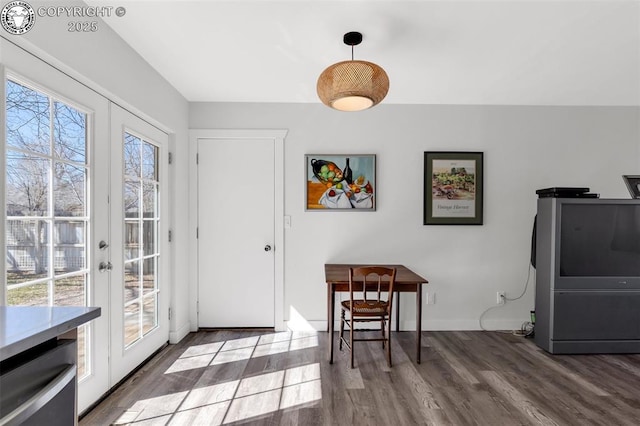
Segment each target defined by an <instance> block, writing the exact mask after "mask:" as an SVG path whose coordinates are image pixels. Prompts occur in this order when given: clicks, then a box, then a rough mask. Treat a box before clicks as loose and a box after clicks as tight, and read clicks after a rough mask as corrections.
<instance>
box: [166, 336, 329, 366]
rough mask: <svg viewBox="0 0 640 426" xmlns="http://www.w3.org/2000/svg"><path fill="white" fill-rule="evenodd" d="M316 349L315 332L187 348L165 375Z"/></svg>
mask: <svg viewBox="0 0 640 426" xmlns="http://www.w3.org/2000/svg"><path fill="white" fill-rule="evenodd" d="M316 346H318V335H317V331H315V330H314V331H306V330H304V331H285V332H279V333H269V334H265V335H262V336H252V337H246V338H242V339H234V340H227V341H224V342H214V343H207V344H204V345H196V346H191V347H189V348H187V349H186V350H185V351H184V352H183V353H182V355H180V357H179V358H178V359H177V360H176V361H175V362H174V363H173V364H172V365H171V366H170V367H169V368H168V369H167V371H165V374H170V373H176V372H180V371H186V370H192V369H196V368H205V367H209V366H212V365H220V364H226V363H229V362H236V361H243V360H247V359H251V358H258V357H261V356H269V355H275V354H279V353H285V352H290V351H298V350H302V349H307V348H314V347H316Z"/></svg>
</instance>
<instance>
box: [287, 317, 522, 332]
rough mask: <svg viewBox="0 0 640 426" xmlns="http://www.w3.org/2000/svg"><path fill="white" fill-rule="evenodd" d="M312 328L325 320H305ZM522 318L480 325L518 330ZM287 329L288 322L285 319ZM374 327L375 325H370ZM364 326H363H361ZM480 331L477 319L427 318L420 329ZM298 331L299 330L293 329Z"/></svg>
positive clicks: (406, 327)
mask: <svg viewBox="0 0 640 426" xmlns="http://www.w3.org/2000/svg"><path fill="white" fill-rule="evenodd" d="M306 323H307V324H308V325H309V326H310V327H311V328H312V329H313V330H316V331H326V330H327V321H320V320H319V321H307V322H306ZM522 323H523V320H515V319H508V320H506V319H502V320H491V319H485V320H482V327H483V328H484V329H485V330H520V328H521V327H522ZM285 324H286V326H287V329H288V330H293V329H292V328H289V327H290V325H289V322H288V321H285ZM372 327H375V325H372ZM363 328H364V327H363ZM333 329H334V330H339V329H340V322H339V321H336V322H335V325H334V327H333ZM391 329H392V330H395V329H396V326H395V323H392V324H391ZM415 330H416V322H415V320H414V321H411V320H406V321H400V331H415ZM476 330H477V331H480V330H482V328H480V323H479V322H478V320H429V321H427V323H426V324H423V325H422V331H476ZM294 331H299V330H294Z"/></svg>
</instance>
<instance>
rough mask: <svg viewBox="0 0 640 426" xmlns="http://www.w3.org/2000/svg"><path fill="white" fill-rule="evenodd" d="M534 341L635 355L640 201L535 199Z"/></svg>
mask: <svg viewBox="0 0 640 426" xmlns="http://www.w3.org/2000/svg"><path fill="white" fill-rule="evenodd" d="M536 220H537V224H536V243H535V244H536V255H535V261H536V305H535V311H536V324H535V336H534V340H535V342H536V344H537V345H538V346H540V347H541V348H543V349H545V350H546V351H548V352H550V353H559V354H568V353H640V200H617V199H593V198H539V199H538V212H537V219H536Z"/></svg>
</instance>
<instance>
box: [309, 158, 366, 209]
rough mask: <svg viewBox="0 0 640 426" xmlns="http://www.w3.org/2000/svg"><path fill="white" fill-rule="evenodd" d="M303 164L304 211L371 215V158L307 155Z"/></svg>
mask: <svg viewBox="0 0 640 426" xmlns="http://www.w3.org/2000/svg"><path fill="white" fill-rule="evenodd" d="M305 164H306V165H305V192H306V196H305V200H306V201H305V203H306V204H305V210H307V211H375V209H376V156H375V155H373V154H365V155H363V154H346V155H342V154H307V155H305Z"/></svg>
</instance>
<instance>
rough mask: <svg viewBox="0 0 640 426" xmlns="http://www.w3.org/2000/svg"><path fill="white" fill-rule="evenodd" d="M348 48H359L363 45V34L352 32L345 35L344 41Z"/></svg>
mask: <svg viewBox="0 0 640 426" xmlns="http://www.w3.org/2000/svg"><path fill="white" fill-rule="evenodd" d="M342 40H343V41H344V44H346V45H347V46H357V45H359V44H360V43H362V33H359V32H357V31H351V32H348V33H346V34H345V35H344V38H343V39H342Z"/></svg>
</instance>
